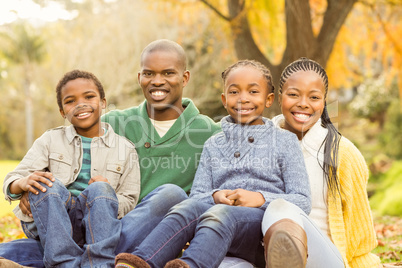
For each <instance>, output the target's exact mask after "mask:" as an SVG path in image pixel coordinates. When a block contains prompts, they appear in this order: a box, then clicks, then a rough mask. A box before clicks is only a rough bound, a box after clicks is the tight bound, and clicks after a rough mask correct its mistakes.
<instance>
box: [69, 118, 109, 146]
mask: <svg viewBox="0 0 402 268" xmlns="http://www.w3.org/2000/svg"><path fill="white" fill-rule="evenodd" d="M101 127H102V128H105V129H106V133H105V134H104V135H102V136H100V137H94V138H93V139H92V140H93V141H96V140H98V139H99V140H101V141H102V142H103V143H104V144H105V145H106V146H107V147H111V146H112V145H113V143H114V140H115V135H113V134H114V131H113V128H112V127H111V126H110V125H109V124H108V123H104V122H101ZM65 133H66V138H67V140H68V143H70V144H71V143H72V142H73V141H74V139H76V138H78V139H81V138H80V136H79V135H78V134H77V131H76V130H75V128H74V126H73V125H69V126H68V127H66V129H65Z"/></svg>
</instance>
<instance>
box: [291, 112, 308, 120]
mask: <svg viewBox="0 0 402 268" xmlns="http://www.w3.org/2000/svg"><path fill="white" fill-rule="evenodd" d="M294 116H296V117H297V118H300V119H307V118H309V117H310V116H309V115H307V114H296V113H295V114H294Z"/></svg>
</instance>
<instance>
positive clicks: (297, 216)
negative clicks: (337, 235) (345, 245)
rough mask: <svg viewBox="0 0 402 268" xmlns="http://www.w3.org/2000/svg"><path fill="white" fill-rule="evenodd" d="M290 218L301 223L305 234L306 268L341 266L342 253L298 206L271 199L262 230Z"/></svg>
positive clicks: (334, 267)
mask: <svg viewBox="0 0 402 268" xmlns="http://www.w3.org/2000/svg"><path fill="white" fill-rule="evenodd" d="M284 218H288V219H292V220H294V221H295V222H297V223H298V224H299V225H301V226H302V227H303V229H304V231H305V232H306V235H307V248H308V258H307V264H306V268H321V267H325V268H341V267H342V268H343V267H345V264H344V263H343V259H342V255H341V254H340V252H339V250H338V248H337V247H336V246H335V245H334V243H332V241H331V240H330V239H329V237H328V236H327V235H326V234H324V233H323V232H322V231H321V230H320V229H319V228H318V227H317V225H316V224H315V223H314V222H313V221H312V220H311V219H310V218H309V216H308V215H307V214H306V213H304V211H303V210H301V209H300V208H299V207H297V206H295V205H294V204H292V203H290V202H287V201H285V200H283V199H277V200H274V201H272V202H271V203H270V204H269V206H268V207H267V209H266V211H265V215H264V219H263V221H262V232H263V233H264V234H265V233H266V231H267V230H268V229H269V227H270V226H271V225H272V224H273V223H275V222H277V221H278V220H280V219H284Z"/></svg>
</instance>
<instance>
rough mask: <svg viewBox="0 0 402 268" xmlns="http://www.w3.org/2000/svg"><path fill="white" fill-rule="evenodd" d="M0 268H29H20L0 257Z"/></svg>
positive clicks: (20, 267) (24, 267)
mask: <svg viewBox="0 0 402 268" xmlns="http://www.w3.org/2000/svg"><path fill="white" fill-rule="evenodd" d="M0 268H29V267H28V266H22V265H20V264H18V263H16V262H13V261H10V260H7V259H5V258H3V257H0Z"/></svg>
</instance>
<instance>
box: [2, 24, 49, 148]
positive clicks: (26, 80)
mask: <svg viewBox="0 0 402 268" xmlns="http://www.w3.org/2000/svg"><path fill="white" fill-rule="evenodd" d="M1 37H2V38H3V39H4V40H5V41H7V42H8V46H7V48H4V50H3V54H4V56H5V58H6V59H8V60H9V61H10V62H11V63H12V64H15V65H17V66H19V67H21V68H22V74H23V89H24V97H25V125H26V146H27V149H29V148H30V147H31V145H32V143H33V139H34V134H33V112H32V109H33V107H32V96H31V86H32V72H33V69H32V68H33V65H34V64H37V63H40V62H42V61H43V59H44V57H45V55H46V51H45V43H44V40H43V39H42V38H41V36H40V35H39V34H36V33H35V31H34V29H33V28H31V27H30V26H28V24H25V23H23V22H21V23H18V24H15V25H14V26H13V27H12V29H10V31H8V32H7V33H2V35H1Z"/></svg>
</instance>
